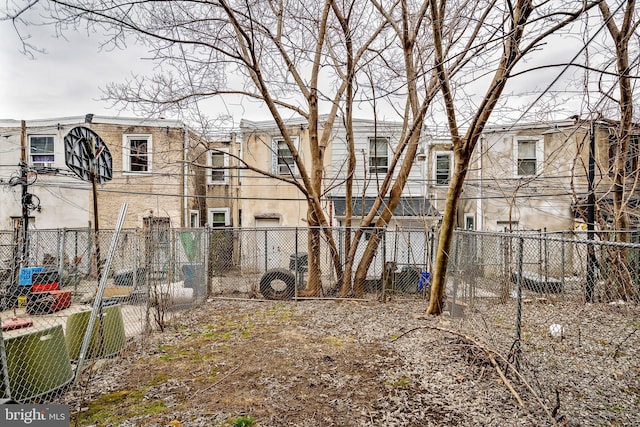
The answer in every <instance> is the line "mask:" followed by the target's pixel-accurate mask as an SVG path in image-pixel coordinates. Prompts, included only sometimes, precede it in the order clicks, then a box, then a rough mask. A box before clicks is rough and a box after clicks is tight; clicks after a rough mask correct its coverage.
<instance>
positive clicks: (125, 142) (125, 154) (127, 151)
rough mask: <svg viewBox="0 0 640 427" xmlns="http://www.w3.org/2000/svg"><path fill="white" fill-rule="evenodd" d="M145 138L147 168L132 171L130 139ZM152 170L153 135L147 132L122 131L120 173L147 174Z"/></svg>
mask: <svg viewBox="0 0 640 427" xmlns="http://www.w3.org/2000/svg"><path fill="white" fill-rule="evenodd" d="M143 138H144V139H146V140H147V161H148V165H149V167H148V170H146V171H144V172H143V171H132V170H131V147H130V145H129V140H130V139H143ZM152 172H153V136H152V135H151V134H148V133H124V134H122V173H123V174H124V175H149V174H151V173H152Z"/></svg>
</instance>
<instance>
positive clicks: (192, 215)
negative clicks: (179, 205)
mask: <svg viewBox="0 0 640 427" xmlns="http://www.w3.org/2000/svg"><path fill="white" fill-rule="evenodd" d="M189 227H191V228H198V227H200V211H196V210H190V211H189Z"/></svg>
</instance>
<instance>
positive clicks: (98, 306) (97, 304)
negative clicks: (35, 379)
mask: <svg viewBox="0 0 640 427" xmlns="http://www.w3.org/2000/svg"><path fill="white" fill-rule="evenodd" d="M127 207H128V204H127V203H123V204H122V207H121V208H120V216H119V217H118V223H117V224H116V230H115V232H114V233H113V238H112V239H111V247H109V253H108V254H107V259H106V263H105V266H104V270H102V271H104V274H99V276H100V284H99V285H98V291H97V292H96V299H95V301H94V302H93V309H92V310H91V317H89V323H88V325H87V330H86V332H85V334H84V339H83V340H82V347H81V348H80V355H79V356H78V364H77V365H76V372H75V378H74V383H77V382H78V379H79V378H80V371H81V370H82V365H83V363H84V358H85V356H86V354H87V350H88V349H89V343H90V341H91V336H92V335H93V326H94V324H95V322H96V318H97V317H98V312H99V311H100V312H101V311H102V295H103V294H104V289H105V288H106V286H107V276H109V275H108V274H107V272H108V271H109V269H110V268H111V262H112V261H113V255H114V253H115V250H116V245H117V243H118V236H119V235H120V230H121V229H122V224H123V223H124V217H125V215H126V213H127Z"/></svg>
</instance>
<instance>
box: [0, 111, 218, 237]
mask: <svg viewBox="0 0 640 427" xmlns="http://www.w3.org/2000/svg"><path fill="white" fill-rule="evenodd" d="M76 127H86V128H89V129H91V130H92V131H93V132H95V134H97V135H98V136H99V137H100V138H101V139H102V140H103V141H104V144H105V145H106V148H107V149H108V151H109V153H110V156H111V158H112V176H111V180H108V181H105V182H104V183H102V184H100V185H99V186H98V189H97V194H98V197H97V206H98V212H99V215H98V218H99V224H100V228H104V229H109V228H113V227H114V226H115V224H116V220H117V216H118V212H119V210H120V207H121V205H122V203H123V202H127V203H128V205H129V206H128V213H127V216H126V218H125V222H124V227H125V228H135V227H142V226H143V225H144V223H145V220H146V219H148V218H161V221H162V222H166V223H168V225H170V226H171V227H184V226H189V225H195V226H199V225H201V224H200V223H199V222H200V219H199V217H200V213H201V212H206V209H207V207H206V198H205V197H204V195H205V193H204V189H205V186H204V180H205V176H204V171H203V170H202V169H201V168H198V167H196V166H194V163H197V159H198V158H200V157H202V156H203V153H206V151H207V145H206V142H205V141H204V140H202V139H201V138H199V137H198V136H197V135H196V134H195V133H194V132H193V131H192V130H190V129H189V128H188V127H187V126H185V125H184V124H182V123H180V122H177V121H170V120H142V119H131V118H119V117H99V116H93V115H87V116H83V117H65V118H55V119H48V120H30V121H27V122H26V128H25V132H24V134H25V137H24V142H23V143H22V142H21V140H22V137H21V135H22V130H21V122H20V121H15V120H12V121H2V122H0V132H2V135H3V137H4V138H3V139H2V141H1V142H0V143H1V144H2V148H1V149H2V151H3V152H4V153H5V154H4V155H3V162H2V168H1V169H0V179H2V180H3V181H4V187H5V188H6V189H8V190H9V191H4V192H3V194H2V196H1V197H2V198H3V199H4V200H3V202H2V204H1V205H0V206H1V207H0V218H1V219H2V220H0V229H4V230H8V229H11V228H12V226H13V225H12V224H11V223H10V222H11V221H10V219H11V218H20V216H21V210H22V206H21V202H20V201H21V198H20V197H19V196H18V193H19V192H20V191H21V189H20V188H21V186H20V185H14V184H16V183H18V181H17V180H16V179H15V178H12V177H17V176H19V174H20V167H19V165H20V162H21V144H23V145H24V149H25V153H26V154H25V157H26V163H27V165H28V168H29V171H30V173H29V175H30V176H33V177H34V178H30V181H31V180H32V181H33V182H29V186H28V192H29V193H30V194H32V195H33V196H34V197H33V200H34V201H35V200H37V202H34V208H35V209H33V210H32V211H31V213H30V216H31V219H30V221H32V226H33V227H35V228H38V229H47V228H62V227H67V228H73V227H86V226H87V225H88V224H89V223H90V222H92V221H93V199H92V192H91V185H90V184H89V183H87V182H84V181H82V180H80V179H79V178H78V177H77V176H76V175H75V174H73V173H72V172H71V170H70V169H69V168H68V167H67V165H66V162H65V144H64V140H65V137H66V136H67V135H68V134H69V132H70V131H71V130H72V129H74V128H76ZM36 205H37V206H36ZM194 212H198V215H195V214H194Z"/></svg>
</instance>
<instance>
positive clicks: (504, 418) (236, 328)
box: [62, 298, 640, 426]
mask: <svg viewBox="0 0 640 427" xmlns="http://www.w3.org/2000/svg"><path fill="white" fill-rule="evenodd" d="M524 304H525V305H524V310H523V313H524V314H523V322H522V339H521V348H522V351H521V352H520V353H519V357H518V358H517V359H513V358H512V359H511V362H517V365H519V372H520V373H521V375H522V376H521V377H518V376H517V375H516V374H515V372H514V371H513V370H511V369H509V367H508V364H507V362H506V361H505V360H502V359H501V358H500V355H502V356H504V357H505V358H507V359H509V350H510V349H511V350H513V347H512V344H513V342H514V330H513V329H514V328H513V324H512V323H513V322H512V319H513V315H514V307H513V306H514V304H512V302H508V303H507V304H499V303H497V302H496V301H493V300H492V301H489V300H487V301H485V303H483V304H480V303H479V304H477V305H475V306H473V307H468V308H467V313H466V316H465V318H463V319H456V318H451V317H446V316H443V317H441V318H424V317H423V316H422V313H423V312H424V309H425V307H426V304H425V302H424V300H421V299H410V298H405V299H400V298H393V299H392V300H391V302H389V303H386V304H382V303H378V302H372V301H369V302H365V301H354V300H342V301H331V300H309V301H298V302H292V301H287V302H277V301H259V300H229V299H210V300H208V301H207V302H206V303H205V304H204V305H202V306H198V307H194V308H193V309H192V310H191V311H189V312H187V313H185V314H183V315H181V316H178V317H175V318H174V320H173V323H172V325H171V327H170V328H169V329H168V330H167V331H166V332H164V333H156V334H154V335H152V336H151V337H150V338H149V339H147V340H145V341H143V342H142V345H137V346H135V347H130V348H128V349H127V350H126V351H125V352H124V353H123V354H122V355H120V356H118V357H116V358H114V359H110V360H99V361H97V362H95V364H93V365H92V366H90V367H89V369H91V374H90V375H89V374H88V375H84V376H83V377H84V380H83V383H82V384H80V385H79V386H78V387H77V388H74V389H73V390H71V391H69V392H68V393H66V394H65V395H63V396H62V402H63V403H67V404H69V405H70V406H71V408H70V409H71V412H72V413H74V417H75V421H76V422H77V425H83V426H88V425H96V426H108V425H117V426H119V425H121V426H135V425H139V426H167V425H170V426H214V425H220V426H225V425H227V426H232V425H237V426H240V425H256V426H283V425H295V426H331V425H336V426H337V425H340V426H345V425H353V426H365V425H369V426H380V425H385V426H389V425H398V426H408V425H425V426H429V425H433V426H442V425H469V426H471V425H473V426H476V425H484V426H491V425H495V426H504V425H523V426H540V425H553V423H554V422H555V423H557V424H558V425H575V426H577V425H589V426H592V425H629V426H631V425H640V357H639V356H640V354H638V353H639V352H640V344H639V337H638V335H639V334H637V333H636V331H637V329H638V326H639V325H638V323H637V322H638V318H639V317H638V308H637V307H635V306H614V305H608V304H592V305H584V304H574V303H570V302H561V303H553V304H552V303H549V302H548V301H546V300H544V299H540V300H535V299H532V300H525V302H524ZM551 322H557V323H561V324H563V325H564V327H565V329H564V334H563V336H562V337H560V338H554V337H552V336H551V335H550V334H549V329H548V328H549V323H551ZM494 351H495V352H494ZM511 353H512V354H513V351H512V352H511ZM503 375H504V376H503Z"/></svg>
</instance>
